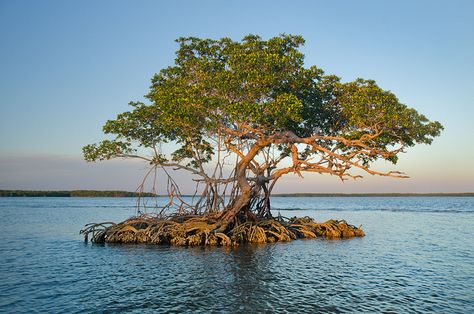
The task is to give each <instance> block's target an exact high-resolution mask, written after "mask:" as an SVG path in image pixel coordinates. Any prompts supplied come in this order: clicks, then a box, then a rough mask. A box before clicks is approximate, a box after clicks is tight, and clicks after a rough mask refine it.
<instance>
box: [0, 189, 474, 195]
mask: <svg viewBox="0 0 474 314" xmlns="http://www.w3.org/2000/svg"><path fill="white" fill-rule="evenodd" d="M138 195H139V193H137V192H128V191H97V190H72V191H30V190H0V197H137V196H138ZM141 196H143V197H153V196H165V195H156V194H153V193H142V194H141ZM183 196H192V195H183ZM272 196H275V197H449V196H451V197H453V196H456V197H474V192H464V193H285V194H272Z"/></svg>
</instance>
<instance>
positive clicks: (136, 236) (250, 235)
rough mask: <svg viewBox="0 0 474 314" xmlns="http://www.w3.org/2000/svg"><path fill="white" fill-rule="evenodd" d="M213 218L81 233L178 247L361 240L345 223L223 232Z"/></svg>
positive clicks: (307, 221)
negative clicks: (218, 229)
mask: <svg viewBox="0 0 474 314" xmlns="http://www.w3.org/2000/svg"><path fill="white" fill-rule="evenodd" d="M216 225H217V219H216V217H215V216H186V217H173V218H168V219H163V218H156V217H146V216H140V217H134V218H130V219H128V220H126V221H124V222H122V223H119V224H115V223H112V222H105V223H97V224H96V223H93V224H88V225H86V226H85V228H84V229H83V230H81V232H80V233H81V234H84V239H85V241H86V242H87V241H88V239H89V235H91V237H90V239H91V242H93V243H105V242H107V243H148V244H170V245H179V246H204V245H213V246H229V245H238V244H241V243H269V242H286V241H291V240H295V239H312V238H328V239H341V238H352V237H363V236H364V232H363V231H362V229H361V228H360V227H355V226H353V225H350V224H348V223H347V222H346V221H345V220H328V221H326V222H323V223H318V222H316V221H315V220H314V219H313V218H310V217H302V218H297V217H293V218H290V219H278V220H276V219H262V220H257V221H246V222H240V223H237V224H236V225H235V226H234V228H233V229H232V230H230V231H228V232H226V233H223V232H217V231H216Z"/></svg>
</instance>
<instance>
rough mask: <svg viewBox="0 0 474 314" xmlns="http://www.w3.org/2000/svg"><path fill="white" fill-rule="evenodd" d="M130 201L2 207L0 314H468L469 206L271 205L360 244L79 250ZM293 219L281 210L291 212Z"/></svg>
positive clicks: (446, 200) (410, 200) (278, 201)
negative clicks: (83, 232)
mask: <svg viewBox="0 0 474 314" xmlns="http://www.w3.org/2000/svg"><path fill="white" fill-rule="evenodd" d="M134 205H135V200H134V199H130V198H0V213H1V216H0V217H1V218H0V232H1V236H2V240H1V241H0V312H2V313H31V312H33V313H34V312H37V313H114V312H120V313H122V312H123V313H148V312H150V313H161V312H163V313H165V312H166V313H168V312H170V313H199V312H201V313H290V312H291V313H295V312H296V313H360V312H367V313H474V198H472V197H459V198H457V197H367V198H363V197H342V198H341V197H301V198H298V197H281V198H280V197H275V198H273V199H272V206H273V208H274V214H278V213H279V214H281V215H283V216H286V217H290V216H311V217H314V218H316V219H317V220H320V221H323V220H327V219H331V218H335V219H346V220H347V221H348V222H349V223H351V224H354V225H357V226H358V225H362V228H363V229H364V231H365V233H366V236H365V237H364V238H356V239H349V240H323V239H316V240H297V241H292V242H288V243H274V244H264V245H241V246H239V247H236V248H228V247H225V248H222V247H206V248H185V247H169V246H153V245H107V244H106V245H92V244H90V243H89V244H85V243H84V241H83V238H82V236H80V235H79V230H80V229H81V228H82V227H83V226H84V225H85V224H86V223H90V222H102V221H115V222H119V221H122V220H124V219H126V218H128V217H129V216H132V215H134V214H135V209H134ZM290 209H291V210H290Z"/></svg>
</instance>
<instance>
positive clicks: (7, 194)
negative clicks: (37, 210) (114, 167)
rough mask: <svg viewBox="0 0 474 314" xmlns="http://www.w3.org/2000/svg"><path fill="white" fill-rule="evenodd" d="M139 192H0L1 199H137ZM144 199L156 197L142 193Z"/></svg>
mask: <svg viewBox="0 0 474 314" xmlns="http://www.w3.org/2000/svg"><path fill="white" fill-rule="evenodd" d="M138 195H140V194H139V193H137V192H128V191H96V190H72V191H29V190H0V197H137V196H138ZM141 196H143V197H151V196H155V194H153V193H142V194H141Z"/></svg>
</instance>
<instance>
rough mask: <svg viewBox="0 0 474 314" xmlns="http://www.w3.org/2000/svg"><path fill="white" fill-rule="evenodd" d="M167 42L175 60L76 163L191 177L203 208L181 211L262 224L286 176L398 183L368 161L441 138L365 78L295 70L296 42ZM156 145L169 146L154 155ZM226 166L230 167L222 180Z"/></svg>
mask: <svg viewBox="0 0 474 314" xmlns="http://www.w3.org/2000/svg"><path fill="white" fill-rule="evenodd" d="M177 42H178V43H179V49H178V51H177V52H176V59H175V64H174V65H172V66H170V67H167V68H165V69H162V70H161V71H160V72H159V73H157V74H156V75H154V77H153V78H152V81H151V86H150V91H149V93H148V94H147V95H146V96H145V98H146V101H145V102H131V103H130V106H131V110H130V111H127V112H124V113H121V114H119V115H118V116H117V118H116V119H114V120H109V121H107V122H106V124H105V125H104V127H103V131H104V133H105V134H110V135H112V136H113V138H112V139H109V140H104V141H102V142H101V143H99V144H91V145H87V146H85V147H84V148H83V151H84V157H85V159H86V160H87V161H96V160H106V159H111V158H116V157H125V158H142V159H144V160H146V161H147V162H149V163H150V165H151V166H152V168H154V169H156V168H163V169H165V168H167V167H168V168H170V167H171V168H173V169H184V170H187V171H190V172H191V173H193V174H194V175H195V176H197V177H198V179H197V182H198V183H202V184H204V186H205V188H203V190H202V197H203V199H205V200H206V201H203V202H198V205H191V206H190V207H193V208H194V210H195V211H198V210H204V211H210V210H224V211H225V212H226V214H225V215H224V216H225V217H226V219H231V218H232V217H234V216H235V215H237V214H238V213H241V212H243V211H254V212H255V213H257V214H258V215H263V216H269V215H271V214H270V211H269V208H270V203H269V195H270V193H271V190H272V189H273V186H274V185H275V183H276V182H277V181H278V179H279V178H280V177H282V176H283V175H286V174H289V173H296V174H297V175H301V174H302V173H303V172H316V173H328V174H331V175H336V176H338V177H340V178H341V179H343V180H345V179H348V178H354V179H356V178H359V177H361V175H360V171H355V172H354V170H361V171H365V172H367V173H369V174H372V175H381V176H391V177H405V175H404V174H403V173H401V172H398V171H391V172H379V171H377V170H373V169H372V168H371V163H372V162H374V161H375V160H378V159H384V160H387V161H389V162H392V163H393V164H395V163H396V162H397V159H398V155H399V153H402V152H404V151H405V148H407V147H411V146H413V145H415V144H417V143H425V144H430V143H431V142H432V140H433V138H434V137H436V136H438V135H439V134H440V131H441V130H442V126H441V124H440V123H439V122H432V121H429V120H428V119H427V118H426V117H425V116H424V115H422V114H420V113H418V112H417V111H416V110H415V109H412V108H409V107H408V106H406V105H405V104H403V103H401V102H400V101H399V100H398V98H397V97H396V96H395V95H394V94H393V93H392V92H390V91H387V90H383V89H382V88H380V87H379V86H378V85H377V84H376V82H375V81H373V80H366V79H356V80H355V81H353V82H343V81H342V80H341V79H340V78H339V77H337V76H335V75H327V74H325V73H324V71H323V70H322V69H320V68H318V67H316V66H310V67H306V66H305V64H304V55H303V53H301V51H300V50H299V49H300V47H301V46H302V45H303V44H304V39H303V38H302V37H301V36H293V35H280V36H278V37H273V38H270V39H268V40H264V39H262V38H260V37H259V36H256V35H248V36H246V37H244V38H243V39H242V41H233V40H231V39H230V38H222V39H219V40H213V39H200V38H195V37H183V38H179V39H178V40H177ZM163 143H174V144H176V145H175V146H176V147H177V149H176V150H175V151H173V152H165V151H161V149H160V147H161V144H163ZM143 148H145V149H149V151H150V153H146V154H142V153H141V152H143ZM226 159H227V160H228V162H227V163H229V162H230V161H232V163H233V166H232V167H231V168H232V169H233V171H231V172H230V174H228V175H224V173H225V171H222V168H223V167H224V164H225V160H226ZM206 164H208V166H206ZM209 169H211V170H209ZM229 184H230V186H231V187H232V188H231V191H232V193H231V197H230V198H228V201H227V202H224V201H223V199H224V198H225V195H224V194H226V193H228V191H227V192H225V191H224V190H225V188H223V187H227V185H229ZM220 206H221V207H220ZM199 208H200V209H199Z"/></svg>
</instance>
